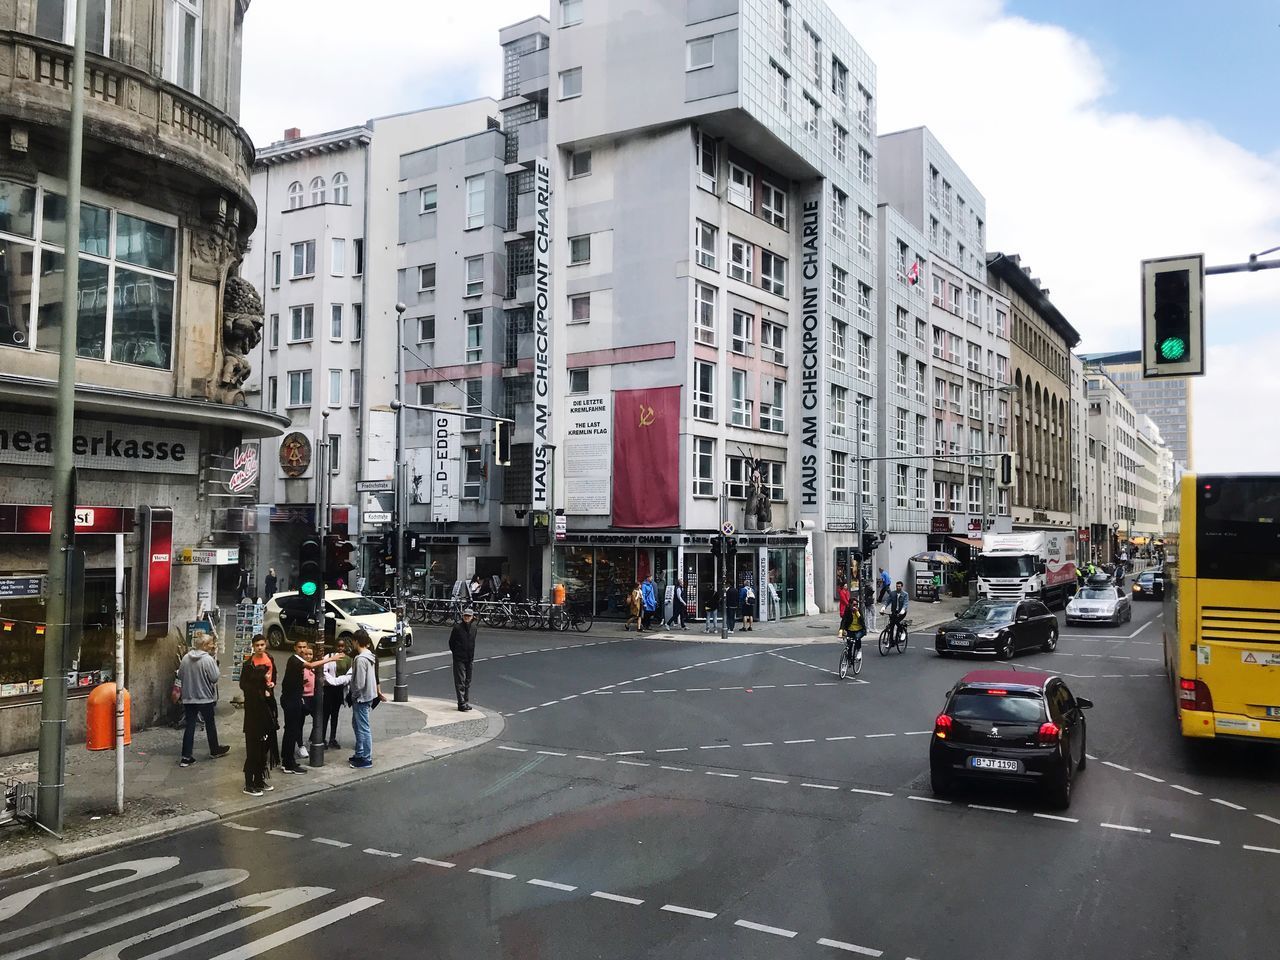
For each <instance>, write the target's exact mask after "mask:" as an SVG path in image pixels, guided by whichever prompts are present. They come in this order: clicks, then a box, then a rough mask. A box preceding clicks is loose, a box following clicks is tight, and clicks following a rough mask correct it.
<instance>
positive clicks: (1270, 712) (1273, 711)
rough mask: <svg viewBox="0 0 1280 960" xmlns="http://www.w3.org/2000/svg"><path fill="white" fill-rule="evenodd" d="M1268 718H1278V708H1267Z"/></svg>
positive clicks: (1279, 708) (1279, 709)
mask: <svg viewBox="0 0 1280 960" xmlns="http://www.w3.org/2000/svg"><path fill="white" fill-rule="evenodd" d="M1267 716H1268V717H1280V707H1267Z"/></svg>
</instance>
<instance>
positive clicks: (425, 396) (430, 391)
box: [418, 383, 436, 407]
mask: <svg viewBox="0 0 1280 960" xmlns="http://www.w3.org/2000/svg"><path fill="white" fill-rule="evenodd" d="M435 402H436V385H435V384H434V383H420V384H418V403H419V404H420V405H421V406H424V407H430V406H434V405H435Z"/></svg>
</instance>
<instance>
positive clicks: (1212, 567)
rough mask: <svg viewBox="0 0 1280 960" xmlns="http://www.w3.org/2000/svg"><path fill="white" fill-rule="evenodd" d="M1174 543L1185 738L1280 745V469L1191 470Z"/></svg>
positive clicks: (1167, 632)
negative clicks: (1277, 471) (1240, 471)
mask: <svg viewBox="0 0 1280 960" xmlns="http://www.w3.org/2000/svg"><path fill="white" fill-rule="evenodd" d="M1165 541H1166V543H1165V573H1164V657H1165V669H1166V671H1167V672H1168V675H1169V679H1170V681H1171V682H1172V685H1173V696H1174V704H1175V709H1176V711H1177V716H1178V723H1179V725H1180V727H1181V729H1182V735H1183V736H1184V737H1217V738H1222V739H1228V738H1229V739H1245V740H1255V741H1256V740H1264V741H1265V740H1272V741H1276V742H1280V474H1234V475H1231V474H1226V475H1220V474H1184V475H1183V477H1182V479H1181V481H1180V483H1179V486H1178V487H1177V488H1175V490H1174V493H1173V496H1172V497H1171V498H1170V500H1169V504H1168V506H1167V507H1166V509H1165Z"/></svg>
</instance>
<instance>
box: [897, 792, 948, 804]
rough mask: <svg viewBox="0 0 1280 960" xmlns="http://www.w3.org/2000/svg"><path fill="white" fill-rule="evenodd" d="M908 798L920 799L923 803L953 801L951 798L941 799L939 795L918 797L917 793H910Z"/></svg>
mask: <svg viewBox="0 0 1280 960" xmlns="http://www.w3.org/2000/svg"><path fill="white" fill-rule="evenodd" d="M907 799H908V800H919V801H920V802H921V803H946V804H949V803H951V801H950V800H942V799H940V798H938V797H917V796H916V795H915V794H911V795H909V796H908V797H907Z"/></svg>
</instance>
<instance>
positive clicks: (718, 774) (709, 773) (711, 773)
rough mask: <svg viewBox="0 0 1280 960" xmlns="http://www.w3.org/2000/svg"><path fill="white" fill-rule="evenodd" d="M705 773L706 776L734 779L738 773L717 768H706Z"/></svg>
mask: <svg viewBox="0 0 1280 960" xmlns="http://www.w3.org/2000/svg"><path fill="white" fill-rule="evenodd" d="M706 774H707V776H708V777H731V778H733V779H734V780H736V779H738V774H736V773H721V772H720V771H719V770H708V771H706Z"/></svg>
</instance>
